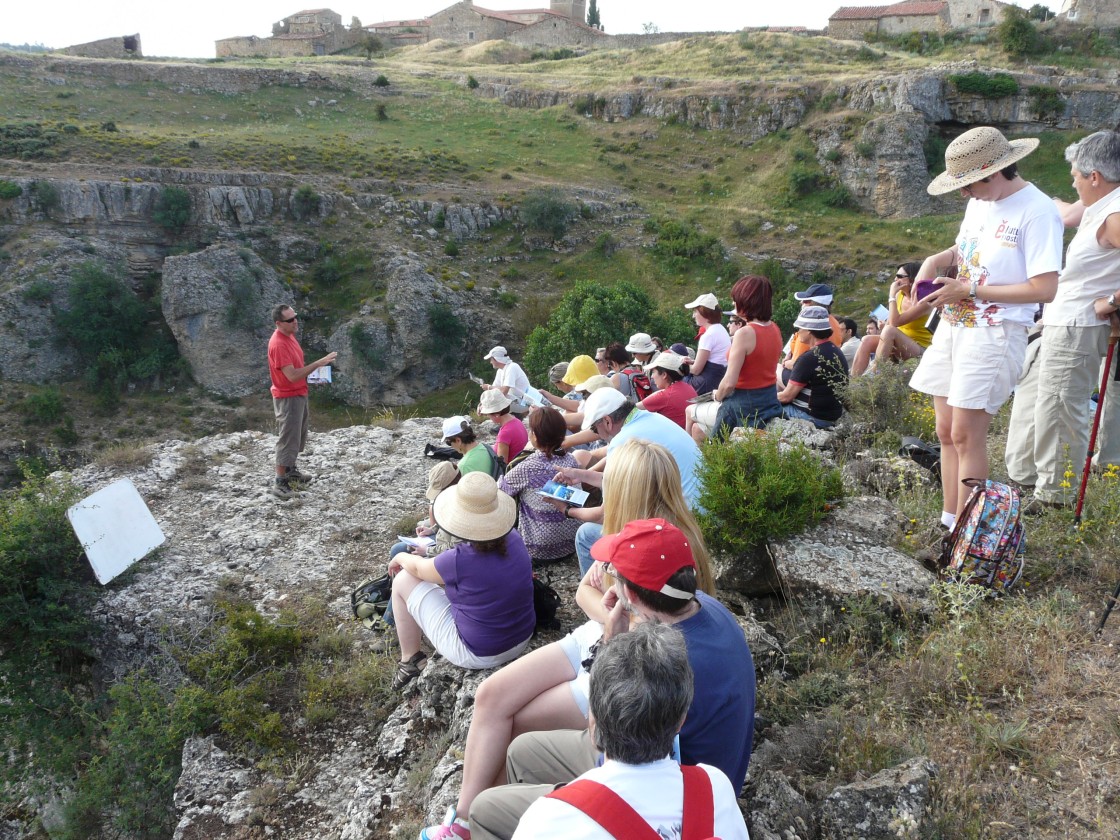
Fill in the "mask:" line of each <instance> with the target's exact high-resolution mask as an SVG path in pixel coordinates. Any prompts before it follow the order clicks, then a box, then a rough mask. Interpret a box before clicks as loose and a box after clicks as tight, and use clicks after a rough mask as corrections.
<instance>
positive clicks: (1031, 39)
mask: <svg viewBox="0 0 1120 840" xmlns="http://www.w3.org/2000/svg"><path fill="white" fill-rule="evenodd" d="M996 37H997V38H998V39H999V44H1000V46H1001V47H1003V51H1004V52H1005V53H1007V54H1008V56H1010V57H1011V58H1026V57H1027V56H1031V55H1037V54H1038V53H1040V52H1042V51H1043V50H1044V49H1045V48H1046V42H1045V40H1044V39H1043V37H1042V36H1041V35H1040V34H1039V32H1038V30H1037V29H1035V28H1034V24H1033V23H1031V22H1030V20H1029V19H1028V18H1027V13H1026V11H1024V10H1023V9H1020V8H1018V7H1017V6H1007V7H1006V8H1005V9H1004V11H1003V19H1002V20H1001V21H1000V22H999V23H998V24H997V25H996Z"/></svg>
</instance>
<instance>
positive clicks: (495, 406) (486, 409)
mask: <svg viewBox="0 0 1120 840" xmlns="http://www.w3.org/2000/svg"><path fill="white" fill-rule="evenodd" d="M511 405H513V400H511V399H510V398H509V397H507V396H506V395H505V394H503V393H502V392H501V391H499V390H498V389H497V388H490V389H489V390H486V391H483V392H482V399H481V400H479V402H478V413H479V414H497V413H498V412H500V411H501V410H502V409H504V408H509V407H510V406H511Z"/></svg>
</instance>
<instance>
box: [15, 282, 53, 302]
mask: <svg viewBox="0 0 1120 840" xmlns="http://www.w3.org/2000/svg"><path fill="white" fill-rule="evenodd" d="M19 296H20V297H21V298H23V299H24V300H25V301H27V302H28V303H49V302H50V300H51V298H52V297H54V286H53V285H52V284H51V281H50V280H47V279H46V278H44V277H39V278H38V279H36V280H32V281H31V282H30V283H28V284H27V285H26V286H24V287H23V289H22V290H21V291H20V294H19Z"/></svg>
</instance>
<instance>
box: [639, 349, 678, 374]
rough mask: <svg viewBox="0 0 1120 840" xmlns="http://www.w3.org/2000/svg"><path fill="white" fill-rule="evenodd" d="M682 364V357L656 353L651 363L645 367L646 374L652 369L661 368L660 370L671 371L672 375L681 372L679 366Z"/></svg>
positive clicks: (674, 354)
mask: <svg viewBox="0 0 1120 840" xmlns="http://www.w3.org/2000/svg"><path fill="white" fill-rule="evenodd" d="M683 364H684V357H683V356H678V355H677V354H676V353H669V352H664V353H658V354H657V355H656V356H655V357H654V359H653V361H651V362H650V363H649V364H648V365H646V366H645V371H646V373H649V372H650V371H651V370H653V369H654V368H661V369H662V370H671V371H673V372H674V373H680V372H681V365H683Z"/></svg>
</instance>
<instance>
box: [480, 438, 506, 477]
mask: <svg viewBox="0 0 1120 840" xmlns="http://www.w3.org/2000/svg"><path fill="white" fill-rule="evenodd" d="M482 445H483V446H485V447H486V452H487V454H489V455H490V477H491V478H492V479H494V480H495V481H497V480H498V479H499V478H501V477H502V476H503V475H505V474H506V461H505V459H504V458H503V457H502V456H501V455H499V454H498V453H497V452H495V451H494V447H493V446H491V445H490V444H488V443H484V444H482Z"/></svg>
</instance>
